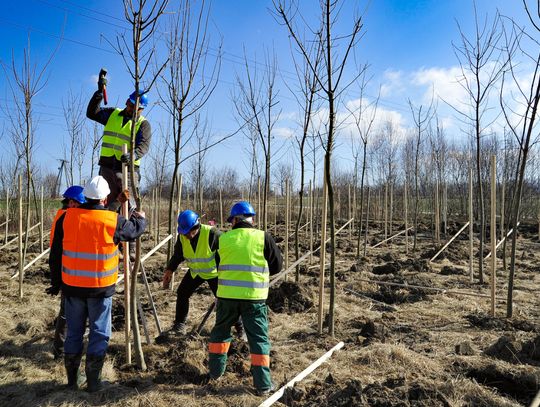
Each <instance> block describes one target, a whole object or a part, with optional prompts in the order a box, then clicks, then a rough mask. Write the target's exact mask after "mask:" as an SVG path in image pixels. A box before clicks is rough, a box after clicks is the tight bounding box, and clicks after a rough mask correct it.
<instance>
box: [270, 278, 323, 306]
mask: <svg viewBox="0 0 540 407" xmlns="http://www.w3.org/2000/svg"><path fill="white" fill-rule="evenodd" d="M266 304H267V305H268V306H269V307H270V309H271V310H272V311H274V312H286V313H296V312H305V311H307V310H308V309H310V308H311V307H312V306H313V301H311V298H310V294H309V291H308V290H307V289H306V288H304V287H302V286H300V285H298V284H296V283H293V282H288V281H284V282H282V283H281V284H280V285H279V286H278V287H276V288H271V289H270V291H269V293H268V299H267V300H266Z"/></svg>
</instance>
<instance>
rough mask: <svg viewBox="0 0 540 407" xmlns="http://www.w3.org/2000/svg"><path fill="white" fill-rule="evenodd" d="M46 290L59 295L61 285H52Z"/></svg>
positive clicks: (48, 292) (50, 293) (53, 294)
mask: <svg viewBox="0 0 540 407" xmlns="http://www.w3.org/2000/svg"><path fill="white" fill-rule="evenodd" d="M45 292H46V293H47V294H49V295H52V296H53V297H54V296H55V295H58V293H59V292H60V287H55V286H50V287H47V288H46V289H45Z"/></svg>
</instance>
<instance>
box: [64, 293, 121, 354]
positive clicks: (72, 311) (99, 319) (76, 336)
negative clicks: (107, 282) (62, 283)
mask: <svg viewBox="0 0 540 407" xmlns="http://www.w3.org/2000/svg"><path fill="white" fill-rule="evenodd" d="M65 309H66V323H67V334H66V341H65V343H64V353H82V350H83V335H84V330H85V328H86V319H88V324H89V327H90V334H89V335H88V348H87V350H86V354H87V355H96V356H104V355H105V353H106V352H107V347H108V346H109V338H110V337H111V309H112V297H107V298H79V297H66V304H65Z"/></svg>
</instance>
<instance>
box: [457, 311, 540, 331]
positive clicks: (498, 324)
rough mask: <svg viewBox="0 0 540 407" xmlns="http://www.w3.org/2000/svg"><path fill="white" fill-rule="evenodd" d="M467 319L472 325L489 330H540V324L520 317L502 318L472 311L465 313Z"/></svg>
mask: <svg viewBox="0 0 540 407" xmlns="http://www.w3.org/2000/svg"><path fill="white" fill-rule="evenodd" d="M465 319H466V320H467V321H469V323H470V324H471V325H472V326H475V327H477V328H481V329H487V330H500V331H516V330H518V331H524V332H540V325H537V324H534V323H532V322H529V321H525V320H520V319H512V320H508V319H500V318H496V317H492V316H490V315H487V314H481V313H472V314H469V315H465Z"/></svg>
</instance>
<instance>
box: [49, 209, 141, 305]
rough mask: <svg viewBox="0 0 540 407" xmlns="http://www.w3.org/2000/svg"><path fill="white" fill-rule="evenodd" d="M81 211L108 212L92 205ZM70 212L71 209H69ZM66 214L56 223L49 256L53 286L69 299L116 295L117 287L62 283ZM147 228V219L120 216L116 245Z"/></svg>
mask: <svg viewBox="0 0 540 407" xmlns="http://www.w3.org/2000/svg"><path fill="white" fill-rule="evenodd" d="M79 208H80V209H91V210H103V211H105V210H107V209H105V207H103V206H102V205H94V204H90V203H86V204H83V205H81V206H80V207H79ZM67 210H68V211H69V209H67ZM65 217H66V214H65V213H64V214H63V215H62V216H60V218H58V220H57V221H56V226H55V230H54V238H53V242H52V246H51V252H50V254H49V268H50V270H51V286H53V287H56V288H59V287H60V286H61V287H62V292H63V293H64V295H65V296H68V297H81V298H90V297H93V298H97V297H100V298H101V297H110V296H112V295H113V294H114V291H115V285H114V284H113V285H111V286H109V287H101V288H87V287H74V286H70V285H67V284H64V283H63V282H62V252H63V250H64V249H63V241H64V218H65ZM145 228H146V219H144V218H139V217H135V216H132V217H131V218H130V219H129V220H128V219H126V218H124V217H123V216H120V215H118V221H117V222H116V230H115V231H114V237H113V240H114V243H116V244H118V243H120V242H127V241H130V240H134V239H136V238H138V237H139V236H140V235H142V234H143V232H144V229H145Z"/></svg>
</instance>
